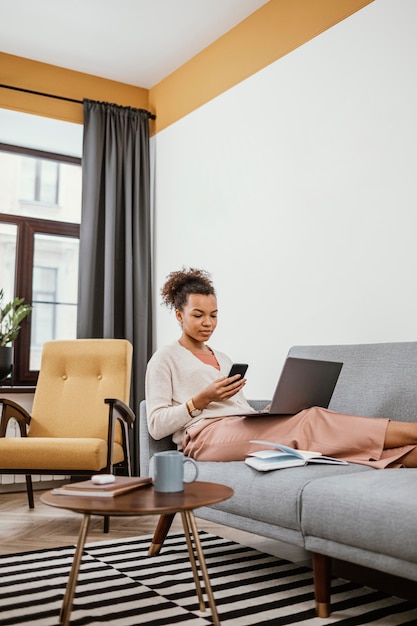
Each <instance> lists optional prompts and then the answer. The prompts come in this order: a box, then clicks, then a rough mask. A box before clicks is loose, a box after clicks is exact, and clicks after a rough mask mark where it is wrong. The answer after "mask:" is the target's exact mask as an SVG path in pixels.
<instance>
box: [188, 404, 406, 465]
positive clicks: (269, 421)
mask: <svg viewBox="0 0 417 626" xmlns="http://www.w3.org/2000/svg"><path fill="white" fill-rule="evenodd" d="M388 423H389V420H388V419H386V418H378V417H360V416H357V415H345V414H341V413H335V412H334V411H329V410H328V409H322V408H319V407H313V408H311V409H306V410H304V411H301V412H300V413H297V414H296V415H290V416H273V415H272V416H271V415H270V416H262V415H254V417H238V416H229V417H219V418H214V419H208V420H203V421H201V422H198V423H197V424H195V425H193V426H191V427H190V428H188V429H187V432H186V434H185V437H184V440H183V443H182V449H183V452H184V454H186V455H187V456H190V457H193V458H194V459H197V460H199V461H243V460H244V459H245V458H246V456H247V455H248V454H249V452H254V451H255V450H261V449H263V448H265V445H259V444H251V443H250V440H251V439H263V440H266V441H272V442H274V443H282V444H284V445H286V446H291V447H293V448H298V449H300V450H312V451H314V452H321V453H322V454H324V455H327V456H334V457H336V458H338V459H344V460H345V461H349V462H351V463H361V464H364V465H370V466H372V467H375V468H380V469H382V468H385V467H401V460H400V459H401V458H402V457H403V456H404V455H405V454H407V453H408V452H410V451H411V450H413V449H414V448H415V447H416V446H415V445H408V446H403V447H401V448H390V449H384V441H385V433H386V429H387V426H388Z"/></svg>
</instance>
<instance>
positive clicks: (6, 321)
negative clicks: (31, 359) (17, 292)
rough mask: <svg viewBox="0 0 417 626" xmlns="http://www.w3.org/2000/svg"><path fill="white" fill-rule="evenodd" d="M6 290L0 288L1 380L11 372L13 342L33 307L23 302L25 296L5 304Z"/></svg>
mask: <svg viewBox="0 0 417 626" xmlns="http://www.w3.org/2000/svg"><path fill="white" fill-rule="evenodd" d="M3 299H4V291H3V289H0V381H2V380H4V379H5V378H6V377H7V376H8V375H9V374H10V372H11V369H12V363H13V346H12V344H13V342H14V341H15V339H17V337H18V335H19V332H20V328H21V326H20V324H21V322H22V320H24V318H25V317H26V316H27V315H28V314H29V313H30V311H31V310H32V307H31V306H30V305H29V304H23V302H24V298H14V300H11V301H10V302H7V303H6V304H3Z"/></svg>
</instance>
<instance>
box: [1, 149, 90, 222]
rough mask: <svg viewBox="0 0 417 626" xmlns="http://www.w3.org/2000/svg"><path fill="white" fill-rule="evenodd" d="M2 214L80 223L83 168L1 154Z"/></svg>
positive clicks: (11, 154) (70, 164)
mask: <svg viewBox="0 0 417 626" xmlns="http://www.w3.org/2000/svg"><path fill="white" fill-rule="evenodd" d="M0 213H7V214H9V215H21V216H24V217H33V218H39V219H46V220H55V221H58V222H69V223H72V224H79V223H80V222H81V166H80V165H78V164H73V163H66V162H59V161H54V160H51V159H38V158H36V157H32V156H26V155H22V154H16V153H13V152H6V151H4V152H3V151H0Z"/></svg>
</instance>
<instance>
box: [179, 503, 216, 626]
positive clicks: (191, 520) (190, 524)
mask: <svg viewBox="0 0 417 626" xmlns="http://www.w3.org/2000/svg"><path fill="white" fill-rule="evenodd" d="M182 515H183V516H184V517H183V525H184V530H185V526H187V529H188V531H187V532H190V533H191V535H192V537H193V539H194V545H195V547H196V550H197V557H198V560H199V563H200V569H201V573H202V575H203V579H204V584H205V587H206V593H207V598H208V601H209V605H210V609H211V616H212V618H213V624H214V626H220V620H219V616H218V614H217V608H216V603H215V601H214V596H213V591H212V589H211V584H210V578H209V575H208V571H207V567H206V561H205V559H204V553H203V548H202V547H201V543H200V537H199V535H198V528H197V524H196V521H195V517H194V513H193V512H192V511H185V512H184V513H182ZM184 518H185V520H186V521H185V523H184ZM187 532H186V533H185V534H186V536H187ZM187 545H188V542H187ZM188 551H189V553H190V561H191V565H192V563H193V561H194V563H195V557H194V551H193V549H192V547H191V550H190V547H189V548H188ZM193 571H194V570H193ZM197 578H198V574H197ZM194 579H195V576H194ZM196 587H197V583H196ZM198 588H200V591H201V587H200V581H198V587H197V593H198Z"/></svg>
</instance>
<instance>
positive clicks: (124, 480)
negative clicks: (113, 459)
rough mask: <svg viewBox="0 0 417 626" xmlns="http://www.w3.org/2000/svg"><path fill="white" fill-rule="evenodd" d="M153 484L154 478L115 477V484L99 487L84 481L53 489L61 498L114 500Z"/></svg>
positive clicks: (90, 481) (91, 482)
mask: <svg viewBox="0 0 417 626" xmlns="http://www.w3.org/2000/svg"><path fill="white" fill-rule="evenodd" d="M151 484H152V478H150V477H145V478H139V477H138V476H115V480H114V482H111V483H106V484H104V485H98V484H97V483H95V482H93V481H92V480H83V481H81V482H78V483H69V484H68V485H63V486H62V487H58V488H57V489H53V490H52V493H53V494H56V495H60V496H87V497H90V498H96V497H103V498H113V497H114V496H118V495H119V494H121V493H126V492H127V491H133V489H139V488H140V487H146V486H147V485H151Z"/></svg>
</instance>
